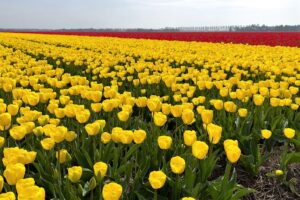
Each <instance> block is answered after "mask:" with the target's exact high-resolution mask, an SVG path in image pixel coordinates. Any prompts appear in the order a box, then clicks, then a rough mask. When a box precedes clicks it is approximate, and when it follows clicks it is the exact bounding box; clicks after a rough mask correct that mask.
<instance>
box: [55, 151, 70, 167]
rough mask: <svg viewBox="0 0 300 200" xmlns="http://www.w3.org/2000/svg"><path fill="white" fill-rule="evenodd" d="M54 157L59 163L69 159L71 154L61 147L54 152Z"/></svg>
mask: <svg viewBox="0 0 300 200" xmlns="http://www.w3.org/2000/svg"><path fill="white" fill-rule="evenodd" d="M55 157H56V158H57V159H58V161H59V163H61V164H62V163H65V162H68V161H70V160H71V155H70V154H69V153H68V151H67V150H66V149H61V150H59V151H57V152H56V154H55Z"/></svg>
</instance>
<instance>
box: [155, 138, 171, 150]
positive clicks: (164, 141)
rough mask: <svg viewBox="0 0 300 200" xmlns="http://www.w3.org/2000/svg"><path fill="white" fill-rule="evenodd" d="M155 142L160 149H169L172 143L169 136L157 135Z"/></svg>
mask: <svg viewBox="0 0 300 200" xmlns="http://www.w3.org/2000/svg"><path fill="white" fill-rule="evenodd" d="M157 143H158V146H159V148H160V149H163V150H167V149H170V147H171V145H172V138H171V137H170V136H165V135H164V136H159V137H158V139H157Z"/></svg>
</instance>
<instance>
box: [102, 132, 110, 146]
mask: <svg viewBox="0 0 300 200" xmlns="http://www.w3.org/2000/svg"><path fill="white" fill-rule="evenodd" d="M110 140H111V134H109V133H108V132H103V133H102V134H101V142H102V143H103V144H107V143H109V142H110Z"/></svg>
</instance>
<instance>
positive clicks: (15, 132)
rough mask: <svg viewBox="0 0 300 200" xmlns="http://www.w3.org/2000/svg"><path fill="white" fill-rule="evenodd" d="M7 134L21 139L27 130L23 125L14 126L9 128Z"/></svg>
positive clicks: (15, 138)
mask: <svg viewBox="0 0 300 200" xmlns="http://www.w3.org/2000/svg"><path fill="white" fill-rule="evenodd" d="M9 134H10V136H11V137H12V138H13V139H14V140H22V139H23V138H24V137H25V135H26V134H27V130H26V128H25V127H24V126H15V127H13V128H11V129H10V130H9Z"/></svg>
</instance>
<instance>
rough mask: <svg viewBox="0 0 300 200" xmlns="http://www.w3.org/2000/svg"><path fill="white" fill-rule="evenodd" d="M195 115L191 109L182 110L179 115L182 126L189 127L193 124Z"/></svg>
mask: <svg viewBox="0 0 300 200" xmlns="http://www.w3.org/2000/svg"><path fill="white" fill-rule="evenodd" d="M194 116H195V114H194V112H193V110H191V109H184V110H183V112H182V115H181V118H182V121H183V123H184V124H187V125H191V124H192V123H194V122H195V117H194Z"/></svg>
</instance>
